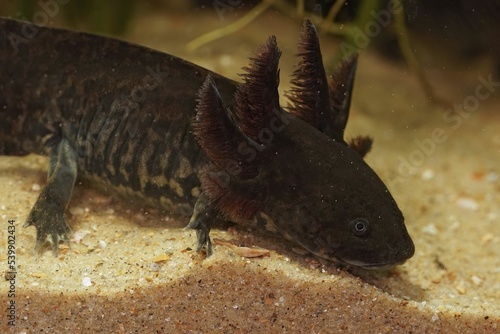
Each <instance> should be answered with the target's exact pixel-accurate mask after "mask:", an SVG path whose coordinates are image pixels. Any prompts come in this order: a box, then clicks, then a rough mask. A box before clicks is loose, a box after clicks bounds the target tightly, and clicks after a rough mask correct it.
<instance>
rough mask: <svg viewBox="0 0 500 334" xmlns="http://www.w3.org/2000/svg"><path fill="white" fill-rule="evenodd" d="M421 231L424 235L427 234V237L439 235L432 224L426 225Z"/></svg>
mask: <svg viewBox="0 0 500 334" xmlns="http://www.w3.org/2000/svg"><path fill="white" fill-rule="evenodd" d="M422 231H423V232H424V233H426V234H429V235H436V234H438V233H439V231H438V229H437V227H436V225H434V224H428V225H426V226H424V228H423V229H422Z"/></svg>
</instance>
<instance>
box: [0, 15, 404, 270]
mask: <svg viewBox="0 0 500 334" xmlns="http://www.w3.org/2000/svg"><path fill="white" fill-rule="evenodd" d="M33 28H34V27H33V26H28V25H26V24H25V23H21V22H18V21H14V20H8V19H1V18H0V73H1V74H2V80H1V81H0V154H4V155H18V156H21V155H26V154H29V153H35V154H44V155H48V156H49V158H50V166H49V173H48V179H47V185H46V186H45V188H44V189H43V190H42V192H41V194H40V195H39V198H38V200H37V202H36V203H35V205H34V207H33V209H32V211H31V213H30V215H29V216H28V219H27V221H26V225H28V226H29V225H33V226H35V227H36V230H37V245H36V249H37V250H39V249H40V248H41V246H42V245H43V243H45V242H46V241H50V242H51V243H52V247H53V250H54V252H56V251H57V245H58V243H59V241H60V240H63V241H68V235H69V233H70V229H69V227H68V225H67V224H66V222H65V220H64V210H65V208H66V206H67V204H68V202H69V200H70V197H71V191H72V189H73V185H74V183H75V180H76V178H77V177H79V178H83V179H88V180H91V181H92V182H94V183H96V184H97V185H99V186H100V187H101V188H103V187H104V188H105V189H110V190H113V191H114V192H115V193H118V194H120V195H122V196H123V197H125V198H136V199H140V200H142V201H143V202H144V204H147V205H153V206H156V207H160V208H162V209H165V210H166V211H169V212H173V213H179V214H182V215H186V216H190V217H191V219H190V223H189V225H188V226H189V227H190V228H194V229H196V231H197V234H198V250H199V249H201V248H202V247H205V248H206V250H207V252H209V253H210V251H211V247H210V238H209V232H210V223H211V221H213V220H214V219H217V218H223V219H230V220H232V221H234V222H236V223H239V224H257V225H259V224H260V225H265V226H266V228H267V229H269V230H276V231H278V232H280V233H281V234H282V235H284V236H285V237H286V238H288V239H290V240H292V241H294V242H296V243H298V244H299V245H301V246H303V247H305V248H306V249H308V250H309V251H311V252H313V253H314V254H317V255H319V256H322V257H325V258H328V259H331V260H333V261H337V262H342V263H346V264H352V265H358V266H364V267H384V266H388V265H394V264H398V263H402V262H404V261H405V260H406V259H408V258H409V257H411V256H412V255H413V252H414V248H413V243H412V241H411V239H410V237H409V236H408V233H407V231H406V228H405V226H404V218H403V216H402V214H401V212H400V210H399V209H398V207H397V205H396V203H395V202H394V200H393V198H392V196H391V195H390V194H389V192H388V190H387V189H386V187H385V186H384V184H383V183H382V181H380V179H379V178H378V176H377V175H376V174H375V173H374V172H373V170H371V168H370V167H369V166H368V165H367V164H366V163H365V162H364V161H363V158H362V155H364V153H366V152H367V151H368V150H369V147H370V145H371V141H370V140H369V139H367V138H364V137H358V138H357V140H356V141H354V142H353V143H351V145H350V146H349V145H348V144H347V143H346V142H345V141H344V140H343V131H344V128H345V124H346V122H347V116H348V110H349V101H350V95H351V89H352V83H353V77H354V70H355V63H356V62H355V59H351V61H349V62H348V63H347V65H344V67H343V69H342V70H341V71H340V72H339V73H340V74H339V75H337V77H334V78H333V79H334V81H335V80H336V82H334V83H333V85H330V86H329V85H328V83H327V80H326V76H325V75H324V70H323V65H322V62H321V54H320V51H319V44H318V43H317V36H316V31H315V29H314V27H313V26H312V24H310V22H308V21H306V23H305V24H304V29H303V35H302V42H301V46H300V48H299V49H300V50H301V53H300V54H299V55H301V56H302V58H303V61H302V62H301V63H300V64H299V69H298V70H297V72H296V73H295V75H294V78H295V79H294V81H292V82H293V83H294V85H295V86H296V89H294V90H292V92H290V99H291V101H292V105H291V106H290V111H291V113H287V112H285V111H284V110H283V109H282V108H281V107H280V106H279V104H278V95H277V86H278V74H279V71H278V60H279V55H280V52H279V50H278V49H277V46H276V41H275V39H274V37H273V38H270V39H269V41H268V43H267V44H266V45H265V46H263V47H262V48H260V49H259V50H258V53H257V55H256V57H255V58H252V63H251V66H250V67H249V68H247V72H248V73H247V74H245V75H244V82H243V83H242V84H237V83H236V82H234V81H232V80H229V79H227V78H224V77H221V76H220V75H217V74H216V73H213V72H211V71H208V70H206V69H203V68H201V67H199V66H196V65H194V64H191V63H189V62H187V61H184V60H182V59H179V58H177V57H174V56H171V55H168V54H164V53H160V52H157V51H154V50H150V49H147V48H144V47H140V46H135V45H131V44H128V43H125V42H121V41H117V40H113V39H109V38H103V37H99V36H94V35H89V34H84V33H77V32H70V31H65V30H58V29H48V28H36V30H33ZM29 29H31V30H29ZM27 31H30V32H33V31H34V32H35V33H33V34H29V35H28V34H27ZM342 80H343V81H346V82H345V84H344V82H342ZM200 87H201V89H200ZM316 94H319V95H316Z"/></svg>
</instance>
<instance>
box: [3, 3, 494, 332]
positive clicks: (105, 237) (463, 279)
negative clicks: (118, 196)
mask: <svg viewBox="0 0 500 334" xmlns="http://www.w3.org/2000/svg"><path fill="white" fill-rule="evenodd" d="M271 20H272V22H273V24H274V25H276V29H275V30H274V28H273V31H270V30H271V29H270V25H269V23H268V22H270V21H271ZM223 24H225V22H220V21H218V19H217V18H215V19H214V17H213V14H212V15H201V16H198V14H196V13H194V14H193V13H190V15H189V19H187V18H186V19H183V18H177V19H173V18H171V17H170V18H168V17H167V18H166V17H165V16H160V15H158V16H148V17H147V18H143V19H141V18H138V19H137V20H136V22H135V24H134V27H135V28H134V29H133V32H132V34H131V36H130V38H131V39H132V40H134V41H136V42H140V43H141V44H145V45H149V46H151V47H155V48H157V49H161V50H164V51H167V52H171V53H174V54H177V55H181V56H186V55H187V52H186V51H184V50H183V49H181V47H180V46H181V45H184V44H185V43H186V41H187V40H189V39H190V38H191V37H194V36H197V35H199V33H200V30H202V29H200V27H203V30H204V29H209V28H212V27H213V28H215V27H219V26H222V25H223ZM197 27H198V28H197ZM181 28H182V29H181ZM179 29H180V30H179ZM172 31H176V33H175V34H172ZM178 31H181V32H182V33H179V32H178ZM270 33H274V34H276V35H277V37H278V42H279V45H280V47H281V48H282V49H283V61H282V72H281V78H282V79H281V81H282V83H283V86H282V87H281V88H286V85H287V83H286V82H287V81H288V75H289V74H290V73H291V70H292V69H293V68H292V64H293V62H294V59H293V57H292V55H293V53H294V52H295V50H294V49H295V43H296V41H297V36H298V28H297V27H296V25H295V23H294V22H292V21H291V20H289V19H286V18H283V17H282V16H281V15H280V14H277V13H274V12H270V13H269V14H268V15H266V16H265V17H264V18H261V19H259V20H258V21H256V22H254V23H253V24H252V25H251V26H249V28H247V29H244V30H243V31H241V32H240V33H238V34H236V35H233V36H230V37H228V38H226V39H224V40H221V41H217V42H215V43H213V44H211V45H210V46H207V47H203V48H201V49H200V50H198V51H196V52H194V53H191V54H190V59H192V60H193V61H195V62H197V63H199V64H202V65H203V66H207V67H210V68H212V69H214V70H216V71H218V72H220V73H223V74H226V75H228V76H231V77H235V73H236V71H238V72H240V71H239V70H238V69H239V68H240V67H241V66H243V65H245V64H246V57H247V56H249V55H250V54H251V51H252V50H253V49H255V46H256V45H257V44H260V43H262V42H263V41H264V40H265V39H266V38H267V35H269V34H270ZM183 34H185V36H188V37H183V36H184V35H183ZM228 46H230V47H228ZM332 50H334V44H329V43H324V48H323V53H324V54H329V52H332ZM429 75H430V76H431V78H435V80H434V81H433V82H434V83H435V84H437V85H439V87H443V89H440V90H439V91H440V93H441V94H443V95H444V96H446V97H447V98H448V99H450V102H452V103H462V102H463V101H464V100H465V99H466V98H467V96H474V92H475V87H476V86H477V85H479V84H480V83H481V81H480V79H478V75H479V74H478V73H476V72H474V71H473V70H471V71H469V72H467V73H465V72H464V73H459V74H456V75H457V76H460V78H461V79H463V82H466V83H467V84H464V85H462V84H460V85H453V84H450V83H453V82H452V81H450V80H449V77H450V75H451V74H449V75H448V81H446V79H444V78H443V75H442V73H441V72H432V71H431V72H430V73H429ZM482 75H483V77H487V75H488V73H487V72H486V73H483V74H482ZM353 104H354V105H353V110H352V112H351V113H352V114H351V119H350V124H349V128H348V135H351V136H353V135H356V134H358V133H363V134H370V135H372V136H373V137H374V138H375V145H374V149H373V151H372V152H371V153H370V154H369V155H368V158H367V161H368V162H369V164H370V165H371V166H372V167H373V168H374V169H375V170H376V171H377V172H378V173H379V175H381V177H382V178H383V179H384V180H385V181H386V183H387V184H388V186H389V188H390V190H391V191H392V193H393V195H394V197H395V198H396V200H397V201H398V203H399V206H400V208H401V209H402V211H403V212H404V214H405V217H406V218H407V227H408V230H409V232H410V234H411V236H412V237H413V240H414V242H415V246H416V253H415V256H414V257H413V258H412V259H410V260H409V261H408V262H407V263H405V264H404V265H402V266H399V267H397V268H395V269H392V270H388V271H366V270H361V269H352V268H351V269H350V268H342V267H339V266H336V265H335V264H332V263H329V262H326V261H323V260H320V259H317V258H314V257H312V256H310V255H307V254H302V252H300V251H299V250H298V249H295V248H294V245H292V244H290V243H288V242H286V241H283V240H282V239H280V238H276V237H272V236H267V235H264V234H261V233H260V232H258V231H252V230H247V229H245V228H241V227H238V226H234V227H227V226H222V227H220V228H216V229H214V230H213V232H212V237H214V238H219V239H225V240H230V241H231V242H233V243H234V244H237V245H244V246H249V247H250V246H258V247H261V248H265V249H268V250H270V255H269V256H267V257H263V258H253V259H247V258H243V257H241V256H239V255H237V254H235V253H234V252H233V251H232V250H231V249H229V248H228V247H226V246H215V252H214V255H213V256H212V257H210V258H208V259H202V258H201V257H200V256H198V255H196V254H194V252H193V251H192V250H191V249H190V248H191V247H193V246H194V242H195V233H194V232H192V231H186V230H183V229H182V228H181V227H182V226H184V225H185V224H186V221H184V220H179V219H176V218H175V217H169V216H165V215H162V214H160V213H157V212H154V211H153V212H151V211H141V210H137V209H131V208H130V206H128V205H127V203H124V202H123V201H120V200H115V199H111V198H109V197H107V196H105V195H103V194H100V193H98V192H96V191H95V190H93V189H91V188H89V187H87V186H78V187H77V188H76V189H75V193H74V197H73V200H72V201H71V203H70V207H69V209H68V214H67V220H68V222H69V224H70V225H71V227H72V229H73V231H74V232H75V238H76V239H78V240H73V242H72V245H71V249H68V248H67V247H62V248H61V252H60V255H59V256H58V257H56V258H55V257H53V256H52V254H51V253H50V251H49V250H48V249H47V251H46V252H44V253H43V255H41V256H40V257H37V256H35V255H33V254H32V251H31V250H32V247H33V245H34V242H35V230H34V228H22V224H23V223H24V220H25V219H26V216H27V214H28V213H29V210H30V208H31V206H32V205H33V203H34V202H35V200H36V197H37V195H38V193H39V191H40V187H41V186H43V185H44V184H45V173H46V163H47V160H46V159H45V158H43V157H38V156H29V157H26V158H15V157H0V184H1V192H0V220H1V222H2V226H3V228H2V229H0V270H1V271H2V272H6V271H7V270H8V265H7V238H8V233H7V226H8V220H11V219H12V220H14V221H15V222H14V223H13V225H14V226H15V233H16V244H15V246H16V251H17V255H16V266H17V267H16V269H17V278H16V282H15V298H10V297H8V290H9V283H8V282H7V281H4V283H3V284H1V285H0V302H1V305H2V308H1V311H0V312H2V314H1V316H0V332H12V333H23V332H26V333H36V332H47V333H65V332H72V333H101V332H102V333H110V332H114V333H135V332H149V333H153V332H158V333H210V332H217V333H280V332H297V333H299V332H300V333H496V332H498V331H500V224H499V220H500V209H499V208H498V203H499V202H500V198H499V197H500V196H499V190H500V178H499V177H500V174H499V173H500V171H499V169H498V168H499V166H500V158H499V153H498V152H499V150H500V135H499V133H500V115H499V114H498V109H499V108H500V100H499V99H498V98H495V97H491V98H489V99H485V100H484V101H481V102H480V106H479V109H478V110H476V111H474V112H470V113H468V114H467V115H469V116H467V117H465V116H461V118H460V120H461V123H460V124H459V125H458V126H456V127H452V125H456V124H458V120H456V122H457V123H455V122H453V123H450V122H446V121H445V120H443V117H444V115H447V113H448V111H449V110H448V109H446V108H437V107H432V106H430V105H429V104H427V103H426V102H425V101H424V99H423V95H422V93H421V90H420V87H419V86H418V84H417V83H416V81H415V78H414V77H413V76H412V75H410V74H409V73H407V71H406V70H405V69H404V68H402V67H398V66H394V65H391V64H389V63H386V62H384V61H383V60H381V59H380V58H378V57H377V56H375V55H374V54H373V53H370V52H364V53H363V54H362V56H361V59H360V66H359V72H358V77H357V83H356V88H355V95H354V101H353ZM464 115H466V114H464ZM436 129H438V130H436ZM439 129H441V130H439ZM433 131H434V133H435V131H438V132H439V131H441V132H442V133H441V135H440V136H439V138H440V139H439V140H436V139H435V138H434V139H433ZM443 133H444V135H443ZM10 300H14V301H15V307H16V310H15V313H16V316H17V319H16V326H15V327H10V326H8V323H7V321H8V319H7V315H8V310H7V306H8V305H9V304H8V303H9V302H10Z"/></svg>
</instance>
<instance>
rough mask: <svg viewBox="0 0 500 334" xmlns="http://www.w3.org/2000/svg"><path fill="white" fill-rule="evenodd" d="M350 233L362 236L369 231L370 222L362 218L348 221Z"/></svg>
mask: <svg viewBox="0 0 500 334" xmlns="http://www.w3.org/2000/svg"><path fill="white" fill-rule="evenodd" d="M349 226H350V228H351V231H352V233H353V234H354V235H355V236H358V237H362V236H365V235H367V234H368V232H369V231H370V223H369V222H368V220H366V219H364V218H356V219H353V220H351V222H350V223H349Z"/></svg>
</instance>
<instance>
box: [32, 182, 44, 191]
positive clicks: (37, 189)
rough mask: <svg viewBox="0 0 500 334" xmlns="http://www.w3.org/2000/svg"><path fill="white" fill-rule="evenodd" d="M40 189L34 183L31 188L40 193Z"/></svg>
mask: <svg viewBox="0 0 500 334" xmlns="http://www.w3.org/2000/svg"><path fill="white" fill-rule="evenodd" d="M41 188H42V187H41V186H40V185H39V184H38V183H34V184H33V185H32V186H31V190H33V191H40V189H41Z"/></svg>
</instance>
